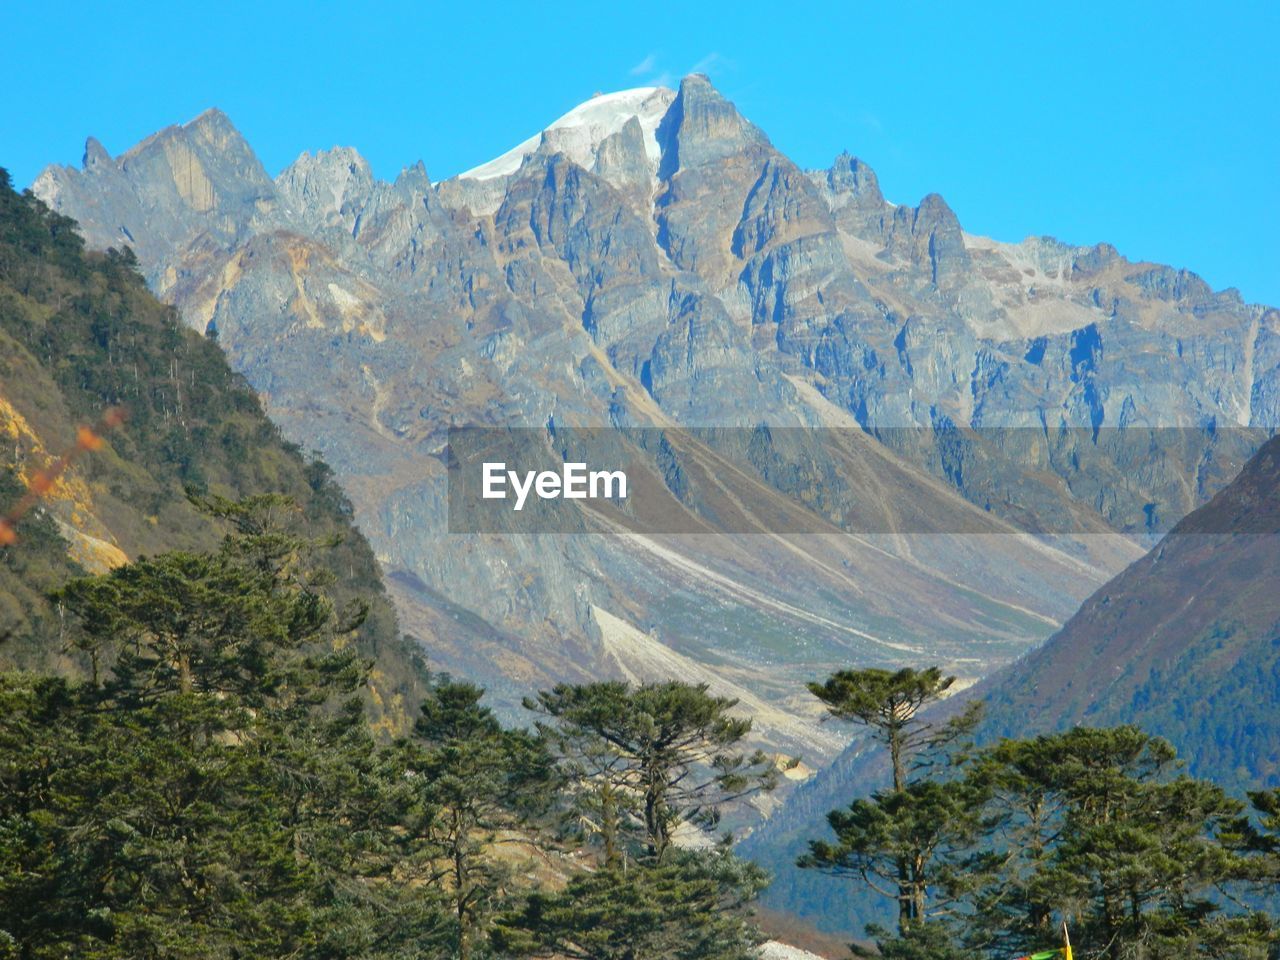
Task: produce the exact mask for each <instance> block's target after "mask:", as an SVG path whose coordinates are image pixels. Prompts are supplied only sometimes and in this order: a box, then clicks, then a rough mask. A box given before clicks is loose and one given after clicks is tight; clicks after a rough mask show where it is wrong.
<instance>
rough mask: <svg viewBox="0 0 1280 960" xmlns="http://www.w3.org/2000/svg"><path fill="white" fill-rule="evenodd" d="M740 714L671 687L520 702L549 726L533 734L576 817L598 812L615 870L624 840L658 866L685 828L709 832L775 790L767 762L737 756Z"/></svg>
mask: <svg viewBox="0 0 1280 960" xmlns="http://www.w3.org/2000/svg"><path fill="white" fill-rule="evenodd" d="M736 705H737V701H736V700H732V699H729V698H725V697H715V696H712V695H711V694H710V693H708V690H707V685H706V684H698V685H694V684H688V683H680V682H676V681H668V682H663V683H646V684H641V685H639V686H635V687H633V686H631V685H630V684H628V683H625V682H623V681H610V682H601V683H592V684H586V685H583V686H572V685H569V684H561V685H559V686H557V687H555V688H554V689H552V690H549V691H543V692H542V693H540V694H539V695H538V697H537V698H536V699H533V700H527V701H525V706H526V707H527V708H529V709H531V710H535V711H537V712H538V713H540V714H542V715H543V716H545V717H547V718H549V719H548V720H547V721H544V722H542V723H540V724H539V729H540V731H541V732H542V734H543V736H544V737H545V738H546V740H547V742H548V743H549V744H551V745H552V746H553V748H554V749H555V750H556V751H557V755H558V756H559V758H560V764H561V770H562V772H564V773H565V774H566V776H568V777H569V779H570V781H571V782H572V783H573V784H574V788H575V789H574V796H575V797H577V798H578V799H579V801H580V802H581V801H582V800H583V798H585V800H586V802H587V804H588V806H586V807H585V808H581V809H586V810H587V811H592V810H594V811H598V812H599V814H600V819H601V833H602V835H603V837H604V841H605V847H606V852H605V859H606V861H607V862H609V863H611V864H614V865H616V864H617V861H618V855H619V854H618V850H619V846H620V844H621V843H622V842H623V837H624V836H629V837H631V838H634V839H638V840H639V842H640V845H641V847H642V855H643V856H644V857H646V858H647V859H649V860H651V861H659V860H661V859H662V857H663V855H664V854H665V853H666V851H667V850H668V849H669V848H670V846H671V842H672V839H673V837H674V835H675V833H676V831H677V830H678V829H679V827H680V826H681V824H685V823H690V824H694V825H698V826H704V827H714V826H715V825H717V824H718V823H719V821H720V818H721V816H722V814H723V811H724V809H725V807H726V806H728V805H729V804H732V803H735V802H737V801H740V800H742V799H744V798H746V797H749V796H750V795H752V794H754V793H756V792H759V791H762V790H764V791H768V790H772V789H773V788H774V787H775V786H776V785H777V782H778V773H777V768H776V765H775V764H774V763H773V762H772V761H771V760H770V758H769V757H767V756H766V755H765V754H764V753H763V752H762V751H760V750H754V751H749V752H747V751H742V750H740V749H738V745H739V744H740V743H741V742H742V741H743V739H744V738H746V736H747V735H748V734H749V733H750V731H751V721H750V720H748V719H744V718H739V717H735V716H733V715H732V714H731V712H730V711H732V710H733V708H734V707H735V706H736Z"/></svg>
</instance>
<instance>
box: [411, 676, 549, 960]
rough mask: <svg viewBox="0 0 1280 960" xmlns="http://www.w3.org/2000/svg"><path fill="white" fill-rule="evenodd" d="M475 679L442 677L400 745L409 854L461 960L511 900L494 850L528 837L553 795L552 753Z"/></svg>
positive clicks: (502, 863)
mask: <svg viewBox="0 0 1280 960" xmlns="http://www.w3.org/2000/svg"><path fill="white" fill-rule="evenodd" d="M483 693H484V691H483V690H481V689H480V688H479V687H476V686H473V685H472V684H469V683H459V682H455V681H453V680H450V679H449V678H448V677H445V678H442V679H440V680H439V681H437V682H436V683H435V684H433V685H432V686H431V687H430V688H429V690H428V692H427V696H426V699H425V700H424V701H423V703H422V715H421V716H420V717H419V718H418V722H417V724H416V725H415V726H414V730H413V737H412V738H410V739H408V740H406V741H404V742H402V743H400V744H399V745H398V753H399V756H400V758H401V760H402V762H403V765H404V775H405V777H407V778H408V779H409V780H410V782H411V783H412V787H411V790H412V792H413V793H414V794H416V797H415V804H414V805H415V807H417V808H418V809H420V810H423V811H426V812H427V813H428V814H429V815H428V816H424V817H420V818H417V819H416V821H415V827H416V829H415V830H414V831H413V832H412V833H410V834H408V835H406V837H405V843H406V845H407V847H408V848H409V849H410V858H411V859H413V860H416V861H419V862H422V863H424V864H425V865H426V866H427V868H428V870H429V872H428V874H427V877H426V879H428V880H429V881H430V882H433V883H437V884H439V886H440V887H441V888H442V890H443V891H444V898H445V900H446V901H447V902H448V904H449V909H450V913H451V921H450V930H451V933H450V943H451V945H452V948H453V950H454V951H455V952H456V954H457V956H458V957H459V958H461V960H467V958H468V957H470V956H472V955H473V954H474V953H475V952H476V950H477V945H478V942H479V944H480V945H481V946H483V940H484V937H485V935H486V934H487V930H488V924H489V919H490V918H491V917H492V916H493V914H494V913H495V912H496V911H497V910H498V909H500V908H502V907H504V906H507V905H508V903H509V901H510V897H511V894H510V892H509V886H510V881H511V870H510V868H509V865H508V864H507V863H506V862H505V861H504V860H502V859H501V858H500V857H498V856H495V855H494V850H495V847H496V846H498V845H500V844H502V843H504V842H511V841H513V840H517V839H522V838H524V837H527V836H528V833H529V832H531V831H529V830H528V829H527V828H529V827H530V826H531V825H532V823H533V821H534V820H535V818H536V817H537V816H538V814H540V813H542V812H543V811H545V810H546V809H547V808H548V807H549V806H550V804H551V802H552V801H553V799H554V796H555V785H554V776H553V770H552V764H551V759H550V757H549V756H548V754H547V753H546V751H545V749H544V747H543V744H542V743H541V741H539V740H537V739H536V738H534V737H533V736H531V735H530V734H529V733H527V732H525V731H522V730H507V729H504V728H503V727H502V725H501V724H499V723H498V721H497V719H496V718H495V717H494V715H493V713H492V712H491V711H490V710H489V708H488V707H485V706H482V705H481V703H480V698H481V696H482V695H483Z"/></svg>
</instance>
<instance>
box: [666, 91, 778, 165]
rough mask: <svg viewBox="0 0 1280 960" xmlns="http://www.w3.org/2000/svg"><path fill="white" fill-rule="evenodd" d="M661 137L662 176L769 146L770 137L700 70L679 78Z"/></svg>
mask: <svg viewBox="0 0 1280 960" xmlns="http://www.w3.org/2000/svg"><path fill="white" fill-rule="evenodd" d="M658 137H659V140H660V142H661V143H662V147H663V157H662V168H661V171H660V175H661V176H663V177H668V176H671V175H672V174H674V173H675V172H676V171H677V170H686V169H689V168H691V167H697V166H701V165H705V164H709V163H714V162H716V161H717V160H721V159H723V158H725V157H729V156H733V155H735V154H740V153H743V152H744V151H748V150H753V149H760V148H768V147H769V138H768V137H766V136H765V135H764V133H763V132H762V131H761V130H760V129H759V128H758V127H756V126H755V125H754V124H752V123H750V122H749V121H748V120H747V119H746V118H745V117H743V116H742V114H740V113H739V112H738V108H737V107H735V106H734V105H733V104H732V103H731V102H730V101H728V100H726V99H725V98H724V97H723V96H722V95H721V94H720V91H718V90H717V89H716V88H715V87H713V86H712V85H711V80H710V79H708V78H707V77H706V76H705V75H703V74H700V73H695V74H690V75H689V76H687V77H685V78H684V79H683V80H682V81H680V92H679V93H678V94H677V95H676V98H675V101H674V103H672V105H671V110H670V112H669V113H668V114H667V116H666V117H665V118H664V119H663V122H662V125H661V127H660V128H659V131H658Z"/></svg>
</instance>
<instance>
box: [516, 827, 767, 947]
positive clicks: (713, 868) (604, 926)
mask: <svg viewBox="0 0 1280 960" xmlns="http://www.w3.org/2000/svg"><path fill="white" fill-rule="evenodd" d="M766 882H767V878H766V877H765V875H764V873H763V872H762V871H761V870H760V869H759V868H758V867H756V866H754V865H753V864H750V863H748V862H746V861H743V860H739V859H738V858H736V857H734V856H733V855H732V854H730V853H729V852H728V851H727V850H719V851H715V852H704V853H698V852H692V851H677V852H675V853H674V854H673V855H671V856H668V857H666V858H665V859H663V860H662V861H661V862H656V863H655V862H650V863H640V864H633V865H631V866H629V867H628V868H627V869H625V870H623V869H621V868H617V867H609V868H605V869H602V870H599V871H596V872H594V873H583V874H579V875H578V876H576V877H574V878H573V879H572V880H570V881H569V884H568V886H567V887H566V888H565V889H564V890H563V891H559V892H556V893H542V892H538V893H534V894H532V895H531V896H530V897H529V898H528V900H527V901H526V902H525V904H524V905H523V907H522V908H521V909H520V910H519V911H516V912H513V913H511V914H509V915H507V916H506V917H504V918H503V919H502V921H501V922H500V924H499V926H498V930H497V933H496V937H495V939H496V941H497V945H498V947H499V949H500V950H501V951H502V952H503V953H507V954H510V955H514V956H520V957H567V958H572V960H747V958H751V957H754V956H755V950H754V948H755V946H756V945H757V944H758V943H759V942H760V940H761V937H760V935H759V933H758V931H756V929H755V928H754V927H753V926H752V924H751V923H750V921H749V919H748V917H747V914H746V908H747V906H748V904H749V903H750V902H751V901H752V900H753V899H754V898H755V895H756V894H757V893H758V892H759V891H760V890H761V889H762V888H763V887H764V885H765V883H766Z"/></svg>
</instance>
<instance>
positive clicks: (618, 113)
mask: <svg viewBox="0 0 1280 960" xmlns="http://www.w3.org/2000/svg"><path fill="white" fill-rule="evenodd" d="M675 97H676V94H675V91H674V90H668V89H667V88H666V87H636V88H634V89H631V90H619V91H618V92H617V93H599V94H596V95H595V96H594V97H592V98H591V99H590V100H588V101H586V102H585V103H580V104H578V106H576V107H574V108H573V109H572V110H570V111H569V112H568V113H566V114H565V115H564V116H563V117H561V118H560V119H559V120H557V121H555V122H554V123H552V124H551V125H550V126H549V127H547V128H546V129H545V130H543V131H540V132H539V133H536V134H534V135H533V136H532V137H530V138H529V139H528V140H525V141H524V142H523V143H520V144H518V145H517V146H515V147H512V148H511V149H510V150H508V151H507V152H506V153H504V154H502V156H500V157H495V158H494V159H492V160H490V161H489V162H488V163H482V164H480V166H478V167H472V168H471V169H470V170H467V171H465V172H464V173H460V174H458V178H459V179H468V180H491V179H493V178H495V177H504V176H507V175H508V174H512V173H515V172H516V171H517V170H518V169H520V164H521V163H523V162H524V158H525V157H526V156H528V155H529V154H531V153H533V152H534V151H535V150H537V149H538V144H539V143H540V142H541V140H542V137H543V135H544V134H546V133H549V132H551V131H555V134H556V136H555V143H556V149H557V150H559V151H560V152H561V153H564V154H566V155H567V156H568V157H569V158H570V159H571V160H573V161H574V162H575V163H577V164H580V165H581V166H584V167H588V168H589V167H590V166H591V165H592V162H593V160H594V158H595V152H596V149H597V148H598V147H599V146H600V141H602V140H604V139H605V138H606V137H608V136H610V135H611V134H614V133H617V132H618V131H619V130H621V129H622V127H623V125H624V124H626V122H627V121H628V120H630V119H631V118H632V117H635V118H636V119H637V120H639V122H640V129H641V130H643V131H644V146H645V153H646V154H648V156H649V160H650V162H651V163H653V164H655V165H656V164H657V161H658V155H659V152H660V150H659V147H658V140H657V129H658V124H659V123H660V122H661V121H662V118H663V116H664V115H665V114H666V112H667V108H668V107H670V106H671V102H672V101H673V100H675Z"/></svg>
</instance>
